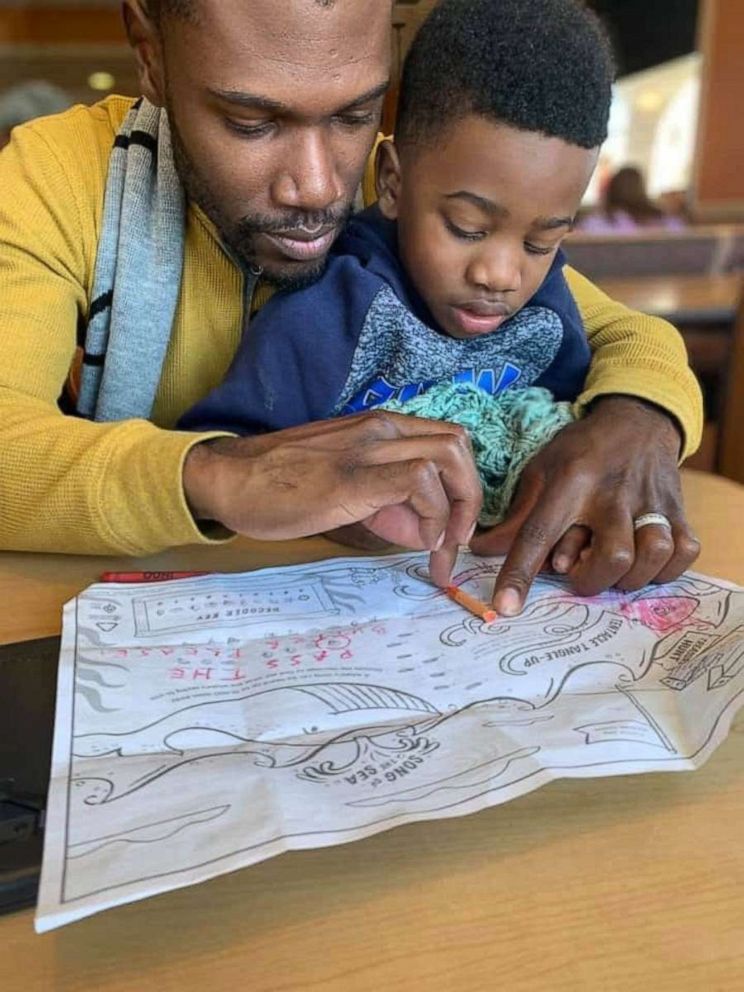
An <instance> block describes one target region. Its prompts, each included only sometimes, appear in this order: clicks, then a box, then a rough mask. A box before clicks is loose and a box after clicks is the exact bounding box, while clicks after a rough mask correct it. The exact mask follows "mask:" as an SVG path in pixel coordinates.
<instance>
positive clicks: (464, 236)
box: [444, 217, 486, 241]
mask: <svg viewBox="0 0 744 992" xmlns="http://www.w3.org/2000/svg"><path fill="white" fill-rule="evenodd" d="M444 225H445V227H446V228H447V230H448V231H449V232H450V234H454V236H455V237H456V238H460V240H461V241H481V240H482V239H483V238H485V236H486V232H485V231H465V230H463V228H461V227H458V226H457V224H453V223H452V221H451V220H450V219H449V218H448V217H445V218H444Z"/></svg>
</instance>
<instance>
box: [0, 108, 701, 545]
mask: <svg viewBox="0 0 744 992" xmlns="http://www.w3.org/2000/svg"><path fill="white" fill-rule="evenodd" d="M131 102H132V101H131V100H126V99H124V98H121V97H110V98H109V99H107V100H105V101H103V102H102V103H100V104H98V105H96V106H94V107H91V108H89V107H76V108H74V109H72V110H70V111H68V112H67V113H65V114H62V115H60V116H57V117H52V118H47V119H45V120H42V121H36V122H33V123H31V124H27V125H25V126H23V127H20V128H17V129H16V130H15V131H14V132H13V140H12V141H11V143H10V144H9V145H8V146H7V147H6V148H5V150H4V151H3V152H2V154H0V356H1V358H0V548H3V549H19V550H39V551H60V552H76V553H125V554H146V553H150V552H154V551H156V550H159V549H161V548H164V547H170V546H174V545H179V544H188V543H191V542H200V543H204V542H206V541H208V540H209V538H208V537H207V536H205V535H204V534H203V533H202V532H201V531H200V530H199V528H198V527H197V526H196V525H195V523H194V521H193V519H192V517H191V515H190V513H189V510H188V507H187V505H186V501H185V499H184V495H183V488H182V482H181V469H182V465H183V460H184V457H185V455H186V453H187V452H188V450H189V448H190V447H191V446H192V445H193V444H195V443H197V442H198V441H199V440H201V439H202V438H203V437H205V436H209V435H193V434H187V433H182V432H176V431H174V430H172V429H171V428H172V426H173V424H174V423H175V422H176V420H177V419H178V417H179V416H180V414H181V413H183V412H184V411H185V410H186V409H187V408H188V407H189V406H191V405H192V404H193V403H194V402H195V401H196V400H198V399H200V398H201V397H202V396H204V394H205V393H206V392H207V391H208V390H210V389H212V387H214V386H215V385H216V384H217V383H218V382H219V381H220V380H221V379H222V377H223V375H224V373H225V371H226V370H227V367H228V365H229V363H230V360H231V359H232V357H233V354H234V353H235V350H236V348H237V345H238V341H239V338H240V333H241V325H242V279H241V275H240V273H239V272H238V270H237V269H236V267H235V266H234V264H233V263H232V262H231V261H230V260H229V259H228V257H227V256H226V255H225V253H224V251H223V250H222V248H221V246H220V244H219V242H218V240H217V238H216V237H215V233H214V230H213V228H212V227H211V225H210V224H209V222H208V221H207V220H206V218H205V217H204V215H203V214H202V213H201V212H200V211H199V210H198V209H196V208H193V207H192V208H191V209H190V211H189V216H188V222H187V232H186V249H185V260H184V273H183V284H182V286H181V296H180V301H179V305H178V310H177V314H176V320H175V326H174V329H173V336H172V339H171V341H170V345H169V349H168V354H167V357H166V361H165V366H164V369H163V375H162V378H161V382H160V387H159V391H158V394H157V397H156V402H155V408H154V410H153V414H152V422H146V421H141V420H135V421H123V422H121V423H116V424H94V423H90V422H87V421H84V420H79V419H77V418H74V417H66V416H64V415H63V414H62V413H61V412H60V411H59V409H58V407H57V400H58V398H59V396H60V392H61V390H62V387H63V384H64V382H65V380H66V378H67V375H68V372H69V370H70V366H71V363H72V361H73V357H74V354H75V348H76V333H77V329H78V327H80V326H84V325H85V321H86V316H87V311H88V306H89V303H90V297H91V291H92V282H93V271H94V266H95V259H96V250H97V246H98V238H99V233H100V226H101V214H102V206H103V195H104V189H105V183H106V173H107V167H108V160H109V153H110V150H111V145H112V142H113V139H114V136H115V135H116V133H117V131H118V129H119V126H120V124H121V122H122V120H123V118H124V116H125V114H126V112H127V110H128V109H129V107H130V106H131ZM566 276H567V279H568V281H569V285H570V287H571V290H572V292H573V293H574V296H575V298H576V301H577V303H578V306H579V310H580V311H581V315H582V317H583V319H584V323H585V326H586V330H587V334H588V336H589V342H590V345H591V348H592V350H593V351H594V352H596V355H595V357H594V360H593V363H592V368H591V372H590V375H589V378H588V381H587V384H586V391H585V392H584V393H583V394H582V396H581V398H580V400H579V402H580V404H583V405H585V404H586V403H588V402H590V401H591V400H592V399H594V398H595V397H597V396H599V395H603V394H607V393H626V394H628V393H630V394H633V395H635V396H639V397H643V398H645V399H648V400H651V401H653V402H654V403H657V404H659V405H660V406H662V407H664V408H665V409H666V410H668V411H669V412H670V413H671V414H673V415H674V416H675V417H676V418H677V421H678V422H679V424H680V425H681V427H682V430H683V433H684V437H685V453H689V452H690V451H692V450H694V448H695V447H696V446H697V444H698V443H699V436H700V430H701V421H702V410H701V401H700V393H699V389H698V386H697V383H696V382H695V379H694V377H693V376H692V374H691V373H690V371H689V369H688V367H687V359H686V353H685V348H684V345H683V343H682V340H681V338H680V337H679V335H678V334H677V332H676V331H675V330H674V329H673V328H672V327H670V326H669V325H668V324H665V323H664V322H663V321H660V320H654V319H651V318H648V317H644V316H641V315H639V314H636V313H633V312H631V311H629V310H627V309H626V308H624V307H622V306H620V305H618V304H616V303H613V302H612V301H611V300H609V299H608V298H607V297H606V296H605V295H604V294H603V293H601V292H600V291H599V290H598V289H597V288H596V287H594V286H593V285H592V284H591V283H590V282H588V281H587V280H586V279H584V278H582V277H581V276H580V275H578V274H577V273H576V272H573V271H571V270H570V269H567V270H566Z"/></svg>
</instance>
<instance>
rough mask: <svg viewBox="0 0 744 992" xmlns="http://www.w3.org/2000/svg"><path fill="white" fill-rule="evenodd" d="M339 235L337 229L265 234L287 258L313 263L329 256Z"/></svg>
mask: <svg viewBox="0 0 744 992" xmlns="http://www.w3.org/2000/svg"><path fill="white" fill-rule="evenodd" d="M337 234H338V228H337V227H324V228H323V229H322V230H320V231H318V232H315V231H313V232H312V233H310V232H309V231H303V230H296V231H279V232H276V233H274V234H268V233H265V234H264V237H265V238H268V240H269V241H270V242H271V243H272V244H273V245H274V247H275V248H278V249H279V252H280V253H281V254H282V255H283V256H284V257H285V258H291V259H293V260H294V261H295V262H311V261H313V260H315V259H317V258H322V257H323V256H324V255H325V254H327V252H328V250H329V249H330V247H331V245H332V244H333V242H334V240H335V238H336V235H337Z"/></svg>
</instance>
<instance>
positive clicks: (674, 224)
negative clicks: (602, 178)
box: [578, 165, 685, 234]
mask: <svg viewBox="0 0 744 992" xmlns="http://www.w3.org/2000/svg"><path fill="white" fill-rule="evenodd" d="M578 226H579V228H580V230H582V231H586V232H587V233H590V234H613V233H616V234H624V233H627V234H632V233H635V232H636V231H638V230H640V229H644V230H648V229H656V230H666V231H678V230H681V229H682V228H683V227H684V226H685V224H684V221H683V220H682V218H681V217H679V216H672V215H670V214H666V213H664V211H663V210H661V208H660V207H658V206H657V205H656V204H655V203H654V202H653V201H652V200H651V199H650V198H649V196H648V194H647V192H646V185H645V183H644V180H643V173H642V172H641V170H640V169H637V168H636V167H635V166H632V165H627V166H624V167H623V168H622V169H619V170H618V171H617V172H616V173H615V174H614V176H612V178H611V179H610V181H609V182H608V183H607V186H606V188H605V190H604V193H603V197H602V206H601V207H600V208H599V209H598V210H595V211H594V212H592V213H590V214H588V215H587V216H586V217H584V218H583V219H582V220H580V221H579V224H578Z"/></svg>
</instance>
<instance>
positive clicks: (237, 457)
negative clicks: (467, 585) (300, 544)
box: [183, 412, 482, 585]
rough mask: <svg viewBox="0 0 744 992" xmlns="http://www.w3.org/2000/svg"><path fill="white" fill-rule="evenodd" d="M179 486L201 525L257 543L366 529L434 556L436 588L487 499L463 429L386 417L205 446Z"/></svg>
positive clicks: (446, 578)
mask: <svg viewBox="0 0 744 992" xmlns="http://www.w3.org/2000/svg"><path fill="white" fill-rule="evenodd" d="M183 484H184V491H185V493H186V499H187V501H188V503H189V506H190V508H191V511H192V513H193V514H194V517H195V518H196V519H197V520H214V521H217V522H218V523H221V524H222V525H223V526H225V527H227V528H228V529H229V530H232V531H236V532H237V533H239V534H245V535H246V536H248V537H253V538H257V539H263V540H275V539H276V540H278V539H284V538H293V537H306V536H308V535H310V534H320V533H323V532H326V531H329V530H334V529H336V528H338V527H346V526H348V525H350V524H355V523H363V524H364V526H365V527H366V528H367V530H369V531H371V532H372V534H374V535H376V537H378V538H381V539H382V540H383V541H387V542H389V543H392V544H398V545H403V546H405V547H408V548H416V549H428V550H430V551H431V552H432V556H431V576H432V579H433V581H434V582H436V583H437V584H438V585H446V584H447V582H448V581H449V578H450V574H451V571H452V566H453V563H454V560H455V557H456V555H457V549H458V545H460V544H467V543H468V542H469V540H470V537H471V535H472V532H473V529H474V527H475V522H476V520H477V518H478V512H479V510H480V505H481V499H482V497H481V486H480V482H479V479H478V474H477V472H476V469H475V465H474V463H473V456H472V452H471V449H470V442H469V440H468V437H467V434H466V432H465V431H464V430H463V429H462V428H460V427H457V426H455V425H453V424H445V423H439V422H436V421H429V420H418V419H416V418H414V417H405V416H402V415H399V414H392V413H384V412H379V413H368V414H362V415H360V416H354V417H342V418H339V419H337V420H329V421H322V422H318V423H313V424H306V425H304V426H302V427H295V428H292V429H290V430H284V431H277V432H276V433H273V434H263V435H261V436H259V437H252V438H220V439H218V440H216V441H207V442H204V443H203V444H199V445H196V446H195V447H194V448H192V450H191V451H190V452H189V454H188V456H187V459H186V463H185V465H184V473H183Z"/></svg>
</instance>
